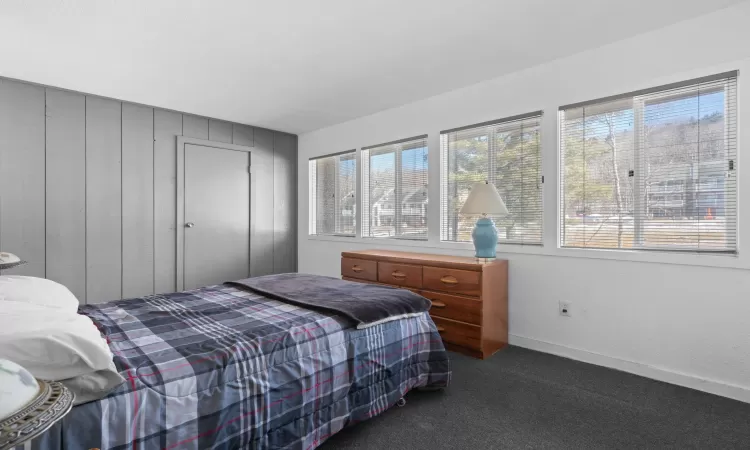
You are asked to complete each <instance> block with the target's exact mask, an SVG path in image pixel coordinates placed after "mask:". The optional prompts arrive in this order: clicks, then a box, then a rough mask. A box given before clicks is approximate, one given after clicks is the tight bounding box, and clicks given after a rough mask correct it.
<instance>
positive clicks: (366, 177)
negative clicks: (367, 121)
mask: <svg viewBox="0 0 750 450" xmlns="http://www.w3.org/2000/svg"><path fill="white" fill-rule="evenodd" d="M427 138H428V135H426V134H423V135H420V136H413V137H410V138H405V139H399V140H396V141H391V142H386V143H384V144H378V145H369V146H367V147H362V151H361V153H360V161H361V166H362V176H361V179H362V182H361V186H362V208H361V217H362V220H361V222H362V225H361V228H360V231H361V233H362V237H363V238H366V239H377V240H388V239H392V240H399V241H414V242H426V241H427V240H428V239H429V234H430V223H429V217H428V216H425V224H426V225H425V228H426V230H425V237H424V238H414V237H408V236H402V235H399V234H398V230H399V229H400V228H401V223H402V220H403V217H402V211H401V209H402V205H401V203H402V202H401V201H399V200H400V193H401V184H402V181H403V180H402V178H403V172H402V170H401V168H402V164H403V160H402V153H403V151H404V150H411V149H412V148H422V147H412V146H406V147H405V146H404V145H403V144H410V143H412V142H414V141H418V140H422V141H424V148H426V149H427V155H428V161H427V174H428V179H429V172H430V162H429V154H430V148H429V144H428V142H427ZM387 146H393V157H394V164H393V167H394V169H393V170H394V172H395V175H394V181H393V197H394V198H393V226H394V229H395V230H396V234H395V235H394V236H388V237H375V236H370V227H371V217H370V213H371V211H370V206H371V205H370V185H369V184H370V157H371V156H372V155H371V153H370V151H371V150H377V149H379V148H381V147H387ZM386 153H388V152H386ZM427 195H428V199H429V192H428V194H427ZM428 201H429V200H428Z"/></svg>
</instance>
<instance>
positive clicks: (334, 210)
mask: <svg viewBox="0 0 750 450" xmlns="http://www.w3.org/2000/svg"><path fill="white" fill-rule="evenodd" d="M309 170H310V234H314V235H342V236H354V233H355V227H356V212H357V205H356V203H357V196H356V186H357V182H356V179H357V161H356V155H355V151H354V150H350V151H348V152H344V153H339V154H335V155H330V156H324V157H320V158H314V159H311V160H310V161H309Z"/></svg>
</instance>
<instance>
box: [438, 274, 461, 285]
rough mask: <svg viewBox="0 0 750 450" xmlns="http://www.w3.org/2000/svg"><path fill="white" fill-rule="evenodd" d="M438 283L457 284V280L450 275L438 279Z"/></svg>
mask: <svg viewBox="0 0 750 450" xmlns="http://www.w3.org/2000/svg"><path fill="white" fill-rule="evenodd" d="M440 281H442V282H443V284H458V280H457V279H456V277H454V276H451V275H445V276H444V277H442V278H440Z"/></svg>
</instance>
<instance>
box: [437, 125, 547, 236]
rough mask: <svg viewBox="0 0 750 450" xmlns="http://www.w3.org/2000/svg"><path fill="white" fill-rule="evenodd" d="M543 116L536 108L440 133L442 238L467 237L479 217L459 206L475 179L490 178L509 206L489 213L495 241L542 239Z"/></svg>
mask: <svg viewBox="0 0 750 450" xmlns="http://www.w3.org/2000/svg"><path fill="white" fill-rule="evenodd" d="M541 117H542V112H541V111H537V112H534V113H529V114H524V115H522V116H515V117H510V118H507V119H501V120H497V121H492V122H487V123H483V124H478V125H472V126H468V127H462V128H457V129H454V130H446V131H442V132H441V133H440V142H441V153H442V162H443V165H442V171H441V172H442V173H441V192H442V198H441V239H442V240H444V241H459V242H471V231H472V229H473V228H474V223H475V222H476V220H477V217H475V216H465V215H462V214H459V210H460V209H461V206H463V204H464V202H465V201H466V199H467V197H468V196H469V192H470V191H471V187H472V186H473V185H474V184H475V183H477V182H483V181H489V182H490V183H493V184H494V185H495V187H497V190H498V192H499V193H500V196H501V197H502V199H503V201H504V202H505V205H506V207H507V209H508V215H507V216H504V217H492V219H493V220H494V221H495V224H496V226H497V228H498V235H499V236H498V240H499V242H505V243H516V244H531V245H541V244H542V182H543V179H542V169H541V140H540V137H541V136H540V123H541Z"/></svg>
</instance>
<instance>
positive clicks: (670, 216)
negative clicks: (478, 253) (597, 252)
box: [559, 72, 737, 253]
mask: <svg viewBox="0 0 750 450" xmlns="http://www.w3.org/2000/svg"><path fill="white" fill-rule="evenodd" d="M559 115H560V133H561V135H560V153H561V154H560V158H561V164H560V169H561V173H560V180H561V194H562V195H561V197H560V199H561V205H560V207H561V214H560V217H561V222H560V237H561V245H562V246H563V247H577V248H604V249H631V250H674V251H695V252H729V253H734V252H736V251H737V72H730V73H724V74H719V75H716V76H711V77H706V78H702V79H697V80H691V81H686V82H684V83H677V84H672V85H669V86H662V87H658V88H654V89H648V90H644V91H639V92H635V93H630V94H625V95H621V96H616V97H610V98H607V99H603V100H596V101H591V102H587V103H583V104H576V105H569V106H564V107H561V108H560V113H559Z"/></svg>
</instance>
